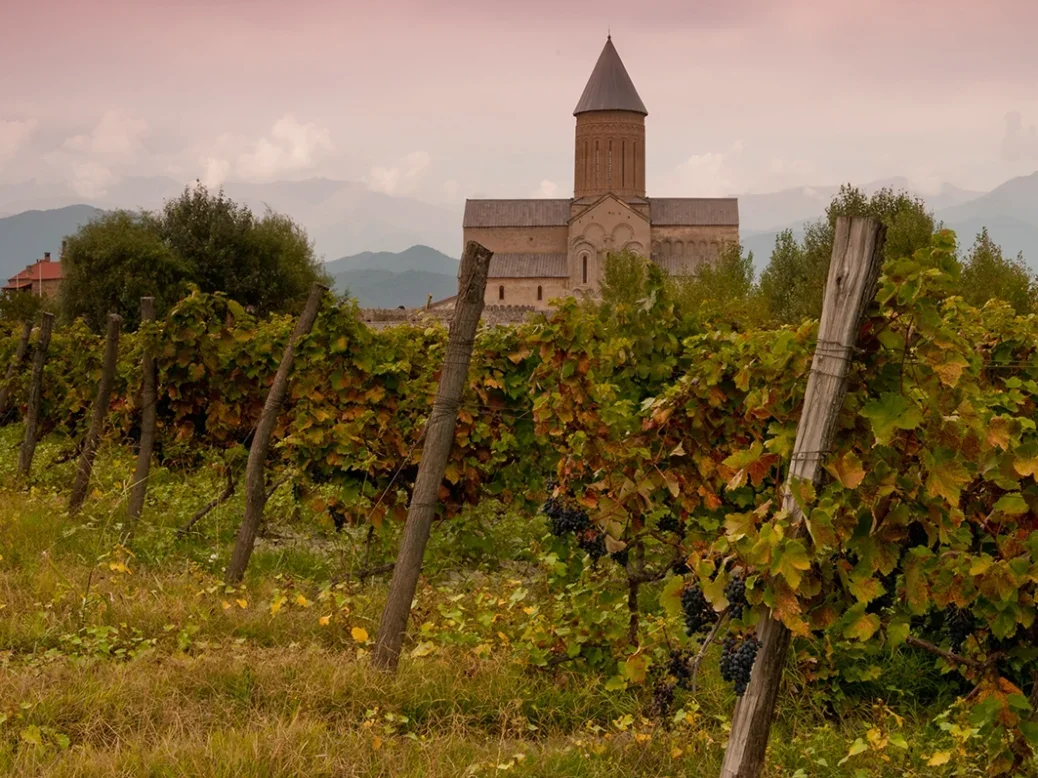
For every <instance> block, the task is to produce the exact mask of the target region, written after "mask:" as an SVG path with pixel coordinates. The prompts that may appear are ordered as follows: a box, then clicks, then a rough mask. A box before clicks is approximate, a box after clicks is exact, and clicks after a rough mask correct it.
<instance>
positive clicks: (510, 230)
mask: <svg viewBox="0 0 1038 778" xmlns="http://www.w3.org/2000/svg"><path fill="white" fill-rule="evenodd" d="M573 114H574V116H575V117H576V139H575V148H574V175H573V197H572V198H569V199H531V200H467V201H466V203H465V216H464V222H463V227H462V232H463V245H464V243H466V242H468V241H470V240H474V241H477V242H479V243H481V244H482V245H484V246H486V247H487V248H489V249H490V250H491V251H493V252H494V258H493V259H492V260H491V263H490V278H489V280H488V282H487V293H486V303H487V305H493V306H501V305H506V306H532V307H534V308H547V307H548V303H549V301H550V300H551V299H552V298H557V297H564V296H566V295H575V294H590V295H594V294H595V293H596V292H597V290H598V285H599V281H600V280H601V278H602V272H603V264H604V261H605V257H606V256H607V255H608V254H609V253H610V252H614V251H622V250H624V249H628V250H630V251H633V252H636V253H638V254H641V255H642V256H648V257H650V258H651V259H652V260H653V261H654V262H656V263H657V264H659V265H660V266H661V267H662V268H663V269H664V270H666V271H667V272H669V273H671V274H674V275H681V274H687V273H690V272H692V271H694V270H695V268H696V267H698V266H699V265H700V264H702V263H706V262H711V261H712V260H714V259H716V258H717V256H718V255H719V253H720V249H721V247H722V246H723V245H724V244H725V243H726V242H738V240H739V209H738V202H737V200H736V199H735V198H696V197H648V196H647V194H646V188H645V117H646V116H647V115H648V111H646V109H645V105H644V104H643V103H642V100H641V98H640V97H639V96H638V92H637V90H635V88H634V83H633V82H632V81H631V78H630V76H629V75H628V74H627V69H626V68H625V67H624V64H623V62H622V61H621V60H620V56H619V54H617V52H616V48H615V47H614V46H613V42H612V39H611V38H608V39H607V40H606V44H605V48H604V49H603V50H602V54H601V55H600V56H599V58H598V62H597V63H596V65H595V68H594V71H593V72H592V73H591V78H590V79H589V80H588V82H587V86H586V87H585V88H584V93H583V94H582V95H581V97H580V100H579V102H578V103H577V107H576V109H575V110H574V112H573ZM444 302H446V301H444Z"/></svg>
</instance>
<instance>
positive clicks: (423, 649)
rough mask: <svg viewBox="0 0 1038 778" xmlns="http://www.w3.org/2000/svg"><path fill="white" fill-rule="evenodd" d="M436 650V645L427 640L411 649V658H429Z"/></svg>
mask: <svg viewBox="0 0 1038 778" xmlns="http://www.w3.org/2000/svg"><path fill="white" fill-rule="evenodd" d="M365 639H366V636H365ZM435 650H436V646H435V644H433V643H432V642H431V641H428V640H425V641H422V642H421V643H419V644H418V645H417V646H415V647H414V648H413V649H411V656H412V657H414V658H416V659H420V658H421V657H423V656H429V654H431V653H433V652H434V651H435Z"/></svg>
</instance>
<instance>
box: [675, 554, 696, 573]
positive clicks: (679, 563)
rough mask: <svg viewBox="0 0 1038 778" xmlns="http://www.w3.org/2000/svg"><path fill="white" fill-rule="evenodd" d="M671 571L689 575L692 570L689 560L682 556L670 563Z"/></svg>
mask: <svg viewBox="0 0 1038 778" xmlns="http://www.w3.org/2000/svg"><path fill="white" fill-rule="evenodd" d="M670 572H672V573H674V575H688V574H689V573H691V572H692V571H691V570H690V569H689V566H688V560H687V559H686V558H685V557H683V556H682V557H678V558H677V559H675V560H674V561H673V562H671V563H670Z"/></svg>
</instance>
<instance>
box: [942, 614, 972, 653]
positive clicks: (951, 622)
mask: <svg viewBox="0 0 1038 778" xmlns="http://www.w3.org/2000/svg"><path fill="white" fill-rule="evenodd" d="M944 626H945V627H946V628H947V630H948V638H949V639H950V640H951V650H952V652H953V653H956V654H961V653H962V649H963V646H965V645H966V638H968V637H969V636H970V633H971V632H973V627H974V624H973V614H972V613H970V612H969V611H968V610H961V609H960V608H957V607H956V606H954V605H949V606H948V607H947V608H945V609H944Z"/></svg>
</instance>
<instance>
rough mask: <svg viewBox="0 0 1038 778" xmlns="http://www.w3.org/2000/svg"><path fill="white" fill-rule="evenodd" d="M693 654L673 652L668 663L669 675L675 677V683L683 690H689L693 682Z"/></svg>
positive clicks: (689, 652)
mask: <svg viewBox="0 0 1038 778" xmlns="http://www.w3.org/2000/svg"><path fill="white" fill-rule="evenodd" d="M692 656H693V655H692V652H691V651H688V650H685V651H673V650H672V651H671V652H670V661H668V662H667V675H670V676H673V678H674V682H675V683H676V684H677V685H678V686H679V687H680V688H682V689H688V687H689V685H690V684H691V682H692Z"/></svg>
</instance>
